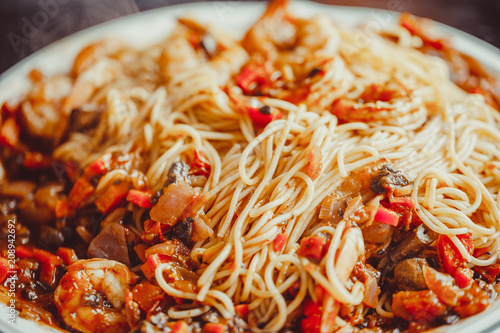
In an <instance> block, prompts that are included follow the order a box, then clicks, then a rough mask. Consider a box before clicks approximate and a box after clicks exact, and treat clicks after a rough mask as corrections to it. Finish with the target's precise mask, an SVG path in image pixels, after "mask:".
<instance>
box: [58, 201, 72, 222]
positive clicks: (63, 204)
mask: <svg viewBox="0 0 500 333" xmlns="http://www.w3.org/2000/svg"><path fill="white" fill-rule="evenodd" d="M72 214H73V209H72V208H71V206H70V205H69V202H68V200H62V199H57V200H56V207H55V215H56V218H58V219H59V218H63V217H68V216H70V215H72Z"/></svg>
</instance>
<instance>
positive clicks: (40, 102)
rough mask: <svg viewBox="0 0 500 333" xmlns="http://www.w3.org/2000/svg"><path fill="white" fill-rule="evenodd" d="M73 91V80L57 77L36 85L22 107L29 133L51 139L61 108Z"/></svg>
mask: <svg viewBox="0 0 500 333" xmlns="http://www.w3.org/2000/svg"><path fill="white" fill-rule="evenodd" d="M70 90H71V79H70V78H69V77H67V76H64V75H57V76H54V77H52V78H50V79H46V80H40V81H38V82H36V83H35V85H34V87H33V91H32V92H31V93H30V94H29V95H28V97H27V99H26V100H25V101H24V102H23V103H22V105H21V114H22V116H23V118H24V121H25V123H26V126H27V129H28V131H29V133H30V134H31V135H33V136H36V137H41V138H44V139H50V138H52V137H53V136H54V132H55V130H56V128H57V123H58V121H59V115H60V106H61V103H62V101H63V100H64V98H65V97H66V95H67V94H68V93H69V92H70Z"/></svg>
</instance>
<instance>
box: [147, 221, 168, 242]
mask: <svg viewBox="0 0 500 333" xmlns="http://www.w3.org/2000/svg"><path fill="white" fill-rule="evenodd" d="M167 228H170V226H169V225H167V224H162V223H160V222H156V221H154V220H146V221H144V231H143V232H142V234H141V239H142V240H143V241H144V242H146V243H156V242H158V241H160V242H163V240H164V237H163V233H164V232H165V231H166V230H167Z"/></svg>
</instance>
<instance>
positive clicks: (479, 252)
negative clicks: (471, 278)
mask: <svg viewBox="0 0 500 333" xmlns="http://www.w3.org/2000/svg"><path fill="white" fill-rule="evenodd" d="M489 251H490V249H489V248H488V247H482V248H479V249H474V257H476V258H479V257H480V256H482V255H484V254H486V253H488V252H489Z"/></svg>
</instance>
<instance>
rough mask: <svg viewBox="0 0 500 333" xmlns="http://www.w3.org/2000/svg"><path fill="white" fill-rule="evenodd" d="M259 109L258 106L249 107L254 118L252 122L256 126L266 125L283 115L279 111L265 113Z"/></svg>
mask: <svg viewBox="0 0 500 333" xmlns="http://www.w3.org/2000/svg"><path fill="white" fill-rule="evenodd" d="M259 110H260V109H257V108H252V107H247V112H248V116H249V117H250V119H252V122H253V124H254V125H255V126H256V127H261V128H262V127H266V126H267V124H269V123H270V122H272V121H274V120H277V119H281V118H282V117H283V114H282V113H281V112H279V111H274V112H273V113H269V114H263V113H262V112H260V111H259Z"/></svg>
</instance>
